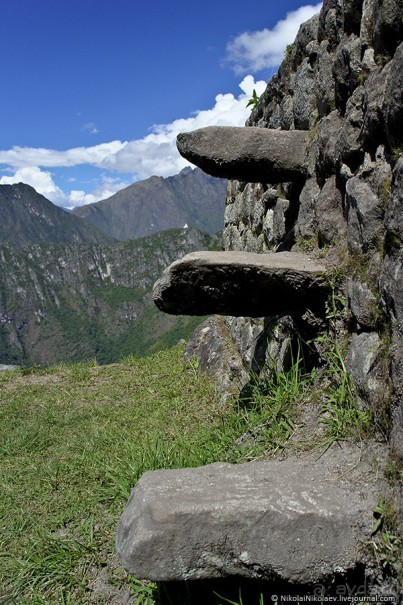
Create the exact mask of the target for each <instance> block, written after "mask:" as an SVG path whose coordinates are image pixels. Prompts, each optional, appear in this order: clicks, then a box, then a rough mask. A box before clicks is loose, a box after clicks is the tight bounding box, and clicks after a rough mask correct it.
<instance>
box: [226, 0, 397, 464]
mask: <svg viewBox="0 0 403 605" xmlns="http://www.w3.org/2000/svg"><path fill="white" fill-rule="evenodd" d="M402 38H403V36H402V19H401V5H400V4H399V1H398V0H383V1H382V0H364V1H361V0H325V2H324V5H323V8H322V10H321V12H320V14H319V15H317V16H315V17H313V18H312V19H310V20H309V21H308V22H306V23H305V24H303V25H302V26H301V28H300V31H299V33H298V36H297V38H296V40H295V43H294V44H293V46H292V48H291V49H289V50H288V52H287V53H286V57H285V59H284V61H283V63H282V65H281V67H280V69H279V71H278V73H277V74H276V75H275V76H274V77H273V78H272V79H271V80H270V82H269V83H268V86H267V89H266V91H265V92H264V94H263V95H262V97H261V99H260V101H259V104H258V106H257V107H256V109H254V110H253V112H252V114H251V117H250V119H249V121H248V123H247V126H259V127H261V128H275V129H277V128H281V129H285V130H292V129H298V130H302V129H305V130H309V131H310V133H309V138H310V146H309V168H308V175H307V178H306V179H305V180H304V181H303V182H300V183H295V182H294V183H293V182H290V183H281V184H271V183H269V182H267V183H243V182H239V181H230V182H229V185H228V189H227V200H226V210H225V228H224V235H223V242H224V248H225V250H247V251H254V252H265V251H269V250H275V251H282V250H293V251H294V250H303V251H309V252H311V253H312V254H313V255H315V254H316V255H317V254H320V255H321V256H322V257H323V258H324V259H325V260H327V261H329V262H330V263H331V264H332V263H333V265H334V266H335V270H337V272H338V275H339V277H340V276H342V278H343V279H342V280H341V286H339V287H341V288H342V290H344V294H345V297H346V301H347V309H348V316H347V318H346V321H345V323H344V330H345V332H346V333H347V335H348V342H349V344H348V351H347V353H346V360H347V364H348V368H349V370H350V372H351V375H352V377H353V379H354V382H355V385H356V387H357V390H358V393H359V396H360V399H361V401H362V403H363V405H372V406H375V407H376V406H381V407H382V405H383V406H384V407H385V406H386V407H387V408H388V409H391V415H392V425H393V429H392V442H393V445H394V448H395V451H396V452H397V453H398V454H399V455H400V456H401V457H402V458H403V428H402V426H403V411H402V410H403V285H402V283H403V268H402V267H403V263H402V260H403V254H402V235H403V216H402V209H403V205H402V171H403V158H402V150H403V128H402V123H403V109H402V102H401V101H402V99H401V97H402V80H403V44H401V41H402ZM226 322H227V326H228V328H229V331H230V334H231V337H232V339H233V341H234V342H235V343H236V345H237V347H238V349H239V352H240V354H241V356H242V359H243V361H244V363H245V364H246V365H247V366H253V365H257V366H259V365H260V366H262V365H264V364H265V363H267V361H268V358H269V357H272V356H275V357H276V359H277V363H279V364H280V365H281V363H282V362H283V361H284V359H285V358H286V356H287V355H286V351H285V349H286V348H287V342H290V340H291V339H292V335H293V332H294V331H295V329H296V326H295V325H294V322H293V320H292V319H291V318H289V317H284V318H282V319H281V320H280V321H279V322H278V323H277V324H276V325H274V324H273V323H272V322H271V318H262V319H261V320H256V319H247V318H227V319H226ZM268 324H270V325H271V326H272V328H271V330H269V331H268V330H267V326H268ZM273 325H274V327H273ZM299 328H300V326H299ZM263 341H264V342H263Z"/></svg>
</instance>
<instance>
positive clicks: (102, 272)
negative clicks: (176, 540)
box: [0, 229, 212, 364]
mask: <svg viewBox="0 0 403 605" xmlns="http://www.w3.org/2000/svg"><path fill="white" fill-rule="evenodd" d="M211 241H212V238H210V237H209V236H205V235H203V234H202V233H200V232H199V231H197V230H195V229H173V230H169V231H165V232H161V233H158V234H155V235H153V236H149V237H145V238H142V239H139V240H136V241H127V242H118V243H113V244H101V245H100V244H36V245H31V246H28V247H26V248H24V249H22V250H17V249H16V248H15V247H13V246H10V245H1V246H0V363H17V364H20V363H29V364H33V363H39V364H50V363H57V362H60V361H67V360H83V359H96V360H97V361H98V362H100V363H107V362H111V361H114V360H117V359H121V358H122V357H123V356H125V355H128V354H144V353H146V352H152V351H155V350H157V349H160V348H164V347H165V346H170V345H171V344H174V343H176V342H177V341H178V340H179V339H180V338H187V337H188V336H189V335H190V333H191V332H192V331H193V329H194V328H195V326H196V325H197V324H198V323H200V321H201V319H200V318H190V317H180V318H176V317H173V316H168V315H165V314H163V313H160V312H159V311H158V310H157V308H156V307H155V306H154V304H153V303H152V301H151V295H150V292H151V289H152V286H153V283H154V282H155V280H156V279H157V278H158V277H159V276H160V275H161V273H162V271H163V270H164V268H165V267H166V266H168V265H169V264H170V263H172V262H173V261H174V260H175V259H177V258H179V257H181V256H183V255H184V254H187V253H188V252H191V251H194V250H201V249H206V248H208V247H209V246H211Z"/></svg>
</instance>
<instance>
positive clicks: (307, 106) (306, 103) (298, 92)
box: [293, 59, 316, 130]
mask: <svg viewBox="0 0 403 605" xmlns="http://www.w3.org/2000/svg"><path fill="white" fill-rule="evenodd" d="M314 74H315V72H314V70H313V69H312V67H311V65H310V63H309V60H308V59H304V60H303V62H302V63H301V65H300V67H299V68H298V71H297V75H296V78H295V86H294V97H293V112H294V124H295V127H296V128H298V129H305V130H309V128H310V126H311V125H312V121H313V120H314V118H315V114H314V109H315V108H316V94H315V84H314V82H315V80H314Z"/></svg>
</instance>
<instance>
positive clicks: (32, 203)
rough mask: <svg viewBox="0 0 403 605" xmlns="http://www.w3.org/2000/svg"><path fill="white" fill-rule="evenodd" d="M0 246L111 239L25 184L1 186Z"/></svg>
mask: <svg viewBox="0 0 403 605" xmlns="http://www.w3.org/2000/svg"><path fill="white" fill-rule="evenodd" d="M0 216H1V221H0V243H3V242H8V243H10V244H13V245H15V246H27V245H30V244H35V243H39V242H55V243H57V242H59V243H73V242H76V243H79V242H94V243H101V242H107V241H111V240H112V238H111V237H108V236H106V235H105V234H104V233H102V232H101V231H99V230H98V229H97V228H96V227H95V226H94V225H91V224H88V223H87V222H86V221H83V220H82V219H81V218H80V217H78V216H74V215H72V214H71V213H68V212H65V211H64V210H62V209H61V208H59V207H58V206H55V205H54V204H52V202H50V201H49V200H47V199H46V198H45V197H44V196H43V195H40V194H39V193H37V192H36V191H35V189H33V187H30V186H29V185H25V184H23V183H18V184H17V185H0Z"/></svg>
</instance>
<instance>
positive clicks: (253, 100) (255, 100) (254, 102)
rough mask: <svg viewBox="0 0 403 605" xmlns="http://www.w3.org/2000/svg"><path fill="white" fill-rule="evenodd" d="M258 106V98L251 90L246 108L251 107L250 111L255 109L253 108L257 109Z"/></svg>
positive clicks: (254, 91)
mask: <svg viewBox="0 0 403 605" xmlns="http://www.w3.org/2000/svg"><path fill="white" fill-rule="evenodd" d="M258 104H259V97H258V95H257V92H256V90H255V89H253V92H252V98H251V99H249V101H248V104H247V105H246V107H250V106H252V109H255V107H257V106H258Z"/></svg>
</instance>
